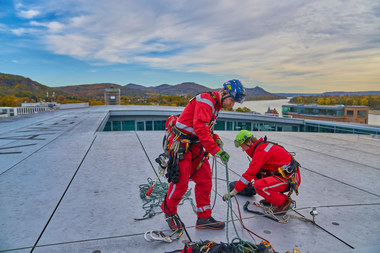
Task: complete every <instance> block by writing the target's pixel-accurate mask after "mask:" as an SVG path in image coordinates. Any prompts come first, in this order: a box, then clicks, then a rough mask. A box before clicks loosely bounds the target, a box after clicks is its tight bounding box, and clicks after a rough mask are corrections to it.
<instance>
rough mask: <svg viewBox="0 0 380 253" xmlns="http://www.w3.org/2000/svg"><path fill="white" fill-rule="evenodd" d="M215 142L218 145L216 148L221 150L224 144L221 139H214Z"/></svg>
mask: <svg viewBox="0 0 380 253" xmlns="http://www.w3.org/2000/svg"><path fill="white" fill-rule="evenodd" d="M215 142H216V143H217V144H218V146H219V148H220V149H223V145H224V143H223V141H222V139H220V138H219V139H216V141H215Z"/></svg>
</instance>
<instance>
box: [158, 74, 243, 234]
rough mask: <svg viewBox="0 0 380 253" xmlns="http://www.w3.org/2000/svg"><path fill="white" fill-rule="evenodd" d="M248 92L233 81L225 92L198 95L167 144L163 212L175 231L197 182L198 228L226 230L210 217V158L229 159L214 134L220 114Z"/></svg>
mask: <svg viewBox="0 0 380 253" xmlns="http://www.w3.org/2000/svg"><path fill="white" fill-rule="evenodd" d="M244 98H245V89H244V87H243V85H242V84H241V82H240V81H239V80H235V79H234V80H230V81H228V82H226V83H224V84H223V89H221V90H219V91H214V92H205V93H201V94H199V95H197V96H196V97H194V98H193V99H192V100H190V102H189V104H188V105H187V106H186V107H185V109H184V110H183V112H182V113H181V115H180V116H179V118H178V119H177V122H176V124H175V126H174V127H173V129H172V134H171V136H170V139H169V143H168V150H169V152H168V153H169V162H168V168H167V173H166V176H167V177H168V180H169V182H170V185H169V189H168V192H167V194H166V198H165V200H164V201H163V202H162V205H161V208H162V211H163V212H164V213H165V218H166V221H167V222H168V225H169V227H170V228H171V229H172V230H177V229H179V228H181V223H180V221H179V219H178V215H177V205H178V203H179V202H180V201H181V199H182V196H183V195H184V194H185V193H186V191H187V189H188V183H189V180H190V179H191V180H193V181H194V182H195V189H194V192H195V200H196V204H197V205H196V206H197V216H198V219H197V222H196V227H197V228H209V229H223V228H224V226H225V224H224V222H221V221H216V220H215V219H214V218H213V217H212V216H211V206H210V193H211V188H212V175H211V168H210V164H209V162H208V154H211V155H213V156H215V155H217V156H219V157H220V158H221V160H222V161H223V162H224V163H227V162H228V159H229V155H228V153H227V152H225V151H224V150H223V149H222V146H223V142H222V140H221V139H220V138H219V136H218V135H217V134H215V133H213V127H214V124H215V122H216V119H217V116H218V113H219V110H220V109H222V108H232V107H233V106H234V104H235V102H239V103H242V102H243V101H244Z"/></svg>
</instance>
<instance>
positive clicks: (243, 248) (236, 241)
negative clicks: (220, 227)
mask: <svg viewBox="0 0 380 253" xmlns="http://www.w3.org/2000/svg"><path fill="white" fill-rule="evenodd" d="M225 166H226V182H227V184H226V185H227V192H229V191H230V189H229V184H230V183H229V175H228V170H229V169H228V165H227V163H226V164H225ZM235 199H236V196H235ZM236 203H237V206H238V210H239V216H240V223H241V224H242V226H243V228H244V229H245V230H247V231H248V232H249V233H250V234H254V235H255V236H257V237H259V238H260V239H262V240H263V241H264V242H265V243H264V244H265V245H266V246H267V245H270V243H269V241H268V240H266V239H264V238H262V237H260V236H258V235H257V234H255V233H253V232H252V231H250V230H249V229H247V228H246V227H245V225H244V223H243V221H242V218H241V213H240V207H239V203H238V202H237V199H236ZM230 213H231V221H232V224H233V227H234V230H235V233H236V236H237V237H236V238H233V239H232V242H231V244H233V245H234V246H236V248H237V249H238V250H239V252H257V251H258V249H259V248H258V245H257V244H254V243H251V242H249V241H244V240H243V239H241V238H240V236H239V233H238V232H237V229H236V225H235V221H234V219H233V218H232V214H233V211H232V203H231V196H230V195H228V204H227V221H226V223H227V224H226V237H227V243H228V244H230V240H229V236H228V223H229V214H230ZM272 249H273V248H272ZM273 252H274V253H275V251H274V249H273Z"/></svg>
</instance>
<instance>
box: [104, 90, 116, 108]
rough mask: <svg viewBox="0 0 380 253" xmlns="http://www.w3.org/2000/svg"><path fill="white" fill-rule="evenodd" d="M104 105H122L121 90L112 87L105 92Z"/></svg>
mask: <svg viewBox="0 0 380 253" xmlns="http://www.w3.org/2000/svg"><path fill="white" fill-rule="evenodd" d="M104 104H105V105H120V89H115V88H114V87H112V86H111V87H110V88H109V89H105V90H104Z"/></svg>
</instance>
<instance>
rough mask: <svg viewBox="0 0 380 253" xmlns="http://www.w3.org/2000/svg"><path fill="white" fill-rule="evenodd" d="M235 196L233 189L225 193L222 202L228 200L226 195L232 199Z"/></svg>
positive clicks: (235, 192)
mask: <svg viewBox="0 0 380 253" xmlns="http://www.w3.org/2000/svg"><path fill="white" fill-rule="evenodd" d="M236 194H237V191H236V190H235V189H233V190H232V191H231V192H230V193H226V194H224V195H223V198H222V199H223V201H227V200H228V195H230V197H231V198H232V197H234V196H235V195H236Z"/></svg>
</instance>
